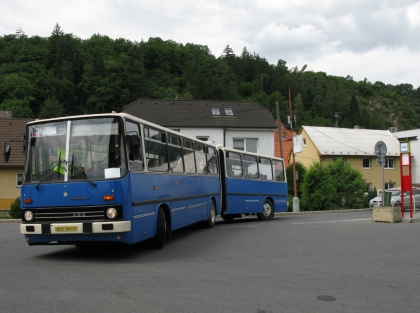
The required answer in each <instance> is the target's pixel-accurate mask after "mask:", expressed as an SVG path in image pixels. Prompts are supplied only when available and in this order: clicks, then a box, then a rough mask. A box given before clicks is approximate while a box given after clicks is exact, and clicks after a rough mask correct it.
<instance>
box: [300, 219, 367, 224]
mask: <svg viewBox="0 0 420 313" xmlns="http://www.w3.org/2000/svg"><path fill="white" fill-rule="evenodd" d="M369 220H372V218H360V219H354V220H338V221H323V222H306V223H292V224H294V225H304V224H324V223H340V222H355V221H369Z"/></svg>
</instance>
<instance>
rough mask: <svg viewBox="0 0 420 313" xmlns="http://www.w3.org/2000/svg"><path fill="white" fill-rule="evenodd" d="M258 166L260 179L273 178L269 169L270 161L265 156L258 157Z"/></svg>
mask: <svg viewBox="0 0 420 313" xmlns="http://www.w3.org/2000/svg"><path fill="white" fill-rule="evenodd" d="M258 168H259V171H260V179H261V180H273V172H272V171H271V161H270V159H267V158H258Z"/></svg>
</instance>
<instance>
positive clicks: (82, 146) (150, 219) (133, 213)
mask: <svg viewBox="0 0 420 313" xmlns="http://www.w3.org/2000/svg"><path fill="white" fill-rule="evenodd" d="M25 147H26V148H25V149H26V164H25V170H24V181H23V183H22V186H21V209H22V224H21V226H20V230H21V233H22V234H24V235H25V237H26V241H27V243H28V244H29V245H47V244H67V245H76V246H84V245H87V244H92V243H100V242H108V243H109V242H112V243H123V244H134V243H137V242H140V241H144V240H149V241H150V242H151V245H152V246H153V247H155V248H162V247H163V245H164V243H165V239H166V238H170V237H171V233H172V231H174V230H176V229H179V228H182V227H185V226H188V225H191V224H195V223H199V222H200V223H202V224H203V225H205V226H206V227H208V228H212V227H213V226H214V225H215V219H216V216H218V215H221V217H222V218H223V219H225V220H228V221H230V220H232V219H234V218H235V217H239V216H241V214H246V215H248V214H257V216H258V218H259V219H260V220H267V219H270V218H271V217H272V216H273V214H274V212H283V211H286V210H287V184H286V178H285V175H284V163H283V161H282V160H281V159H277V158H273V157H267V156H261V155H258V154H253V153H246V152H243V151H238V150H233V149H226V148H223V147H217V146H214V145H211V144H209V143H207V142H203V141H200V140H198V139H196V138H192V137H188V136H183V135H182V134H181V133H179V132H175V131H172V130H170V129H167V128H164V127H161V126H159V125H156V124H153V123H150V122H147V121H145V120H142V119H139V118H136V117H134V116H131V115H128V114H125V113H110V114H96V115H83V116H71V117H61V118H54V119H46V120H39V121H34V122H30V123H28V125H27V129H26V143H25ZM251 175H253V176H252V177H251Z"/></svg>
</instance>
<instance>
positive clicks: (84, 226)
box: [20, 221, 131, 235]
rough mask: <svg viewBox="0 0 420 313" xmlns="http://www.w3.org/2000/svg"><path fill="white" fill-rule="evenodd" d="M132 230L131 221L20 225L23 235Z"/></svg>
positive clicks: (100, 232)
mask: <svg viewBox="0 0 420 313" xmlns="http://www.w3.org/2000/svg"><path fill="white" fill-rule="evenodd" d="M130 230H131V222H130V221H118V222H93V223H52V224H21V225H20V233H21V234H23V235H65V234H69V235H72V234H105V233H123V232H129V231H130Z"/></svg>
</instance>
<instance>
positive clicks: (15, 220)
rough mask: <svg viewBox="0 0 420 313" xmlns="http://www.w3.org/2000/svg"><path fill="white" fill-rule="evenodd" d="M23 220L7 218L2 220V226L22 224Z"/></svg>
mask: <svg viewBox="0 0 420 313" xmlns="http://www.w3.org/2000/svg"><path fill="white" fill-rule="evenodd" d="M21 222H22V220H21V219H13V218H6V219H0V224H13V223H21Z"/></svg>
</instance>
